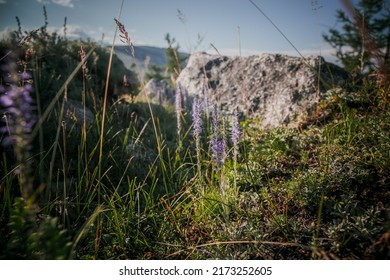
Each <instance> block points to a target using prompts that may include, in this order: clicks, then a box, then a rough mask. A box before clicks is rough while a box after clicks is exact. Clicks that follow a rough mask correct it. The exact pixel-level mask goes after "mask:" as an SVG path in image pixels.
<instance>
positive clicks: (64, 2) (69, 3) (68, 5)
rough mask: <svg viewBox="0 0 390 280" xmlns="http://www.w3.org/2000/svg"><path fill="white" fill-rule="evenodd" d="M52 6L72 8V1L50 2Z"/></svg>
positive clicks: (58, 0)
mask: <svg viewBox="0 0 390 280" xmlns="http://www.w3.org/2000/svg"><path fill="white" fill-rule="evenodd" d="M51 1H52V2H53V3H54V4H57V5H61V6H64V7H68V8H74V4H73V3H72V1H73V0H51Z"/></svg>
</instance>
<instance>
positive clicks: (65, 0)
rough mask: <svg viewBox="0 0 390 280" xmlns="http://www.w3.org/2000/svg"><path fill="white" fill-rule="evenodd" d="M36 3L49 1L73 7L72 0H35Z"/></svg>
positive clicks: (48, 2) (47, 2)
mask: <svg viewBox="0 0 390 280" xmlns="http://www.w3.org/2000/svg"><path fill="white" fill-rule="evenodd" d="M0 1H3V0H0ZM37 2H38V3H41V4H44V5H47V4H50V3H53V4H57V5H60V6H63V7H68V8H74V4H73V0H37Z"/></svg>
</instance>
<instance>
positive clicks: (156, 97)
mask: <svg viewBox="0 0 390 280" xmlns="http://www.w3.org/2000/svg"><path fill="white" fill-rule="evenodd" d="M144 91H145V94H146V95H147V96H148V97H149V100H150V102H151V103H154V104H159V105H163V104H165V103H166V102H169V103H171V104H173V103H174V102H175V93H174V90H173V89H172V87H171V85H170V84H169V81H168V80H159V79H156V78H153V79H151V80H150V81H149V82H148V83H147V84H146V85H145V87H144Z"/></svg>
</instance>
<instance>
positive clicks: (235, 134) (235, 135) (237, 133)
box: [231, 110, 241, 146]
mask: <svg viewBox="0 0 390 280" xmlns="http://www.w3.org/2000/svg"><path fill="white" fill-rule="evenodd" d="M231 125H232V135H231V140H232V143H233V146H236V145H238V142H239V141H240V138H241V129H240V124H239V123H238V113H237V111H236V110H234V112H233V115H232V120H231Z"/></svg>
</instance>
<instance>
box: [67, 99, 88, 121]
mask: <svg viewBox="0 0 390 280" xmlns="http://www.w3.org/2000/svg"><path fill="white" fill-rule="evenodd" d="M64 119H65V121H66V123H67V124H68V125H70V126H72V125H73V124H75V123H76V125H78V126H83V125H84V106H83V104H82V102H80V101H77V100H73V99H68V100H67V101H65V107H64ZM85 122H86V125H87V127H90V126H92V125H93V124H94V122H95V115H94V114H93V113H92V112H91V110H90V109H89V108H88V107H85Z"/></svg>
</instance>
